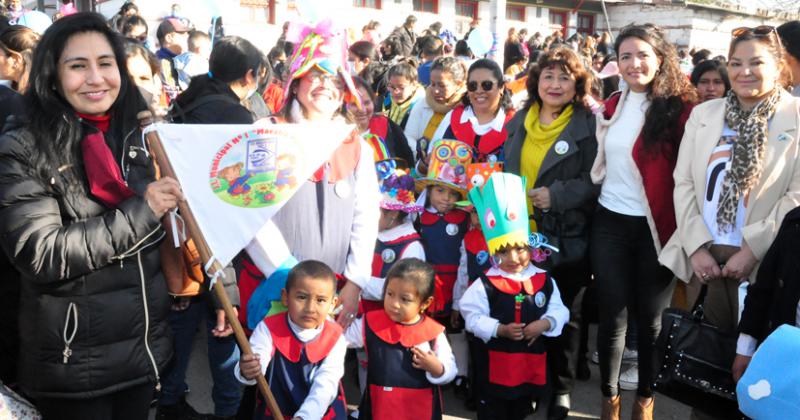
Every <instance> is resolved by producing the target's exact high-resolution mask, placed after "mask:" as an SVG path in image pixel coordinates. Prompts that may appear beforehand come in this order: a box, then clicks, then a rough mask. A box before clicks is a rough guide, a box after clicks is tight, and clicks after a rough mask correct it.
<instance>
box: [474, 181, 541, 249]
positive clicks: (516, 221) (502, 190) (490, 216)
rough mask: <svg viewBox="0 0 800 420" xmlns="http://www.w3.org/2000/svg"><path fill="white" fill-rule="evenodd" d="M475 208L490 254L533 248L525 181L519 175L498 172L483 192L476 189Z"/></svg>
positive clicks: (487, 183)
mask: <svg viewBox="0 0 800 420" xmlns="http://www.w3.org/2000/svg"><path fill="white" fill-rule="evenodd" d="M469 200H470V201H471V202H472V204H474V205H475V210H476V211H477V213H478V219H479V220H480V222H481V227H482V228H483V235H484V237H485V238H486V244H487V245H488V246H489V253H490V254H492V255H494V254H495V253H497V251H498V250H499V249H500V248H502V247H504V246H507V245H524V246H527V245H529V239H530V225H529V222H528V207H527V205H526V203H525V180H524V179H523V178H520V177H519V176H518V175H514V174H508V173H502V172H495V173H493V174H491V176H490V177H489V180H488V181H487V182H486V184H485V185H484V186H483V188H472V189H471V190H470V192H469Z"/></svg>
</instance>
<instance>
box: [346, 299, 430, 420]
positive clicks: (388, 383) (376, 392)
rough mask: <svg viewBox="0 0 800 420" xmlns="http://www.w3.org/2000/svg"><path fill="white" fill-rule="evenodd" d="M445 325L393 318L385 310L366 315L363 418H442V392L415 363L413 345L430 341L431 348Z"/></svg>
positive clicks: (360, 412) (386, 419) (362, 419)
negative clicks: (411, 349) (408, 321)
mask: <svg viewBox="0 0 800 420" xmlns="http://www.w3.org/2000/svg"><path fill="white" fill-rule="evenodd" d="M442 332H444V327H443V326H442V325H441V324H439V323H437V322H436V321H434V320H433V319H431V318H429V317H423V318H422V320H420V322H418V323H416V324H414V325H403V324H398V323H396V322H394V321H392V320H391V319H390V318H389V316H388V315H387V314H386V312H384V311H372V312H368V313H367V314H366V315H365V316H364V346H365V347H366V350H367V360H368V362H367V386H366V388H365V390H364V397H363V398H362V399H361V406H360V407H359V409H358V411H359V419H361V420H394V419H398V418H407V419H414V420H429V419H430V420H440V419H441V418H442V401H441V391H440V389H439V386H438V385H433V384H431V383H430V382H429V381H428V378H427V377H426V376H425V371H424V370H422V369H417V368H415V367H414V366H412V360H411V352H410V351H409V349H410V348H411V347H414V346H417V345H419V344H422V343H425V342H429V343H431V348H433V343H434V342H435V340H436V337H437V336H439V334H441V333H442Z"/></svg>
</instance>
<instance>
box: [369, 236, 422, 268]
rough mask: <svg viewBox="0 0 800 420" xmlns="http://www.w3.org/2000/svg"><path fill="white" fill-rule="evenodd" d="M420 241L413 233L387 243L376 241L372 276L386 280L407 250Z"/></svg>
mask: <svg viewBox="0 0 800 420" xmlns="http://www.w3.org/2000/svg"><path fill="white" fill-rule="evenodd" d="M419 240H420V237H419V234H417V233H412V234H409V235H405V236H401V237H399V238H397V239H394V240H391V241H387V242H383V241H381V240H378V241H376V243H375V254H374V255H373V256H372V276H373V277H380V278H385V277H386V273H388V272H389V269H390V268H392V266H393V265H394V263H396V262H397V261H398V260H399V259H400V256H401V255H403V252H405V250H406V248H408V246H409V245H411V244H412V243H414V242H417V241H419Z"/></svg>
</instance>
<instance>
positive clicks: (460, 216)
mask: <svg viewBox="0 0 800 420" xmlns="http://www.w3.org/2000/svg"><path fill="white" fill-rule="evenodd" d="M467 216H468V213H467V212H465V211H463V210H459V209H453V210H450V211H449V212H447V213H445V214H443V215H440V214H439V213H431V212H429V211H428V210H425V211H423V212H422V216H421V217H420V223H422V224H423V225H425V226H430V225H432V224H434V223H436V222H438V221H439V220H440V219H444V221H445V222H447V223H454V224H457V225H460V224H462V223H464V221H465V220H467Z"/></svg>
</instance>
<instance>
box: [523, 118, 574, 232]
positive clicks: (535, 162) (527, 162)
mask: <svg viewBox="0 0 800 420" xmlns="http://www.w3.org/2000/svg"><path fill="white" fill-rule="evenodd" d="M570 118H572V105H567V106H566V108H564V110H563V111H562V112H561V115H559V116H558V118H556V119H555V120H554V121H553V122H552V123H550V124H549V125H543V124H541V123H540V122H539V104H538V103H534V104H533V106H531V107H530V109H529V110H528V114H527V115H526V116H525V131H526V132H527V133H526V135H525V141H524V142H523V143H522V155H521V156H520V162H519V163H520V165H519V166H520V174H521V175H522V176H524V177H525V191H526V193H527V191H530V190H531V188H533V186H534V185H535V184H536V178H537V177H538V176H539V168H541V167H542V162H543V161H544V157H545V156H546V155H547V152H548V151H549V150H550V148H552V147H553V144H554V143H555V142H556V139H558V136H559V135H561V132H562V131H564V128H566V127H567V124H569V120H570ZM527 201H528V214H529V215H533V204H532V202H531V200H530V199H528V200H527ZM531 232H536V222H534V221H533V219H531Z"/></svg>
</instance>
